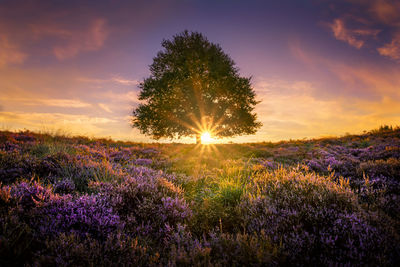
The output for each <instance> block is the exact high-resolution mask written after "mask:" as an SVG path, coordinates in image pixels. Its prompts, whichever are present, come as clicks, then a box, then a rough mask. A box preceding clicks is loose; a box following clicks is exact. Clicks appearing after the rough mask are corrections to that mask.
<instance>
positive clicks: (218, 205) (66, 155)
mask: <svg viewBox="0 0 400 267" xmlns="http://www.w3.org/2000/svg"><path fill="white" fill-rule="evenodd" d="M0 181H1V189H0V266H11V265H57V266H66V265H80V266H94V265H98V266H120V265H139V266H159V265H161V266H175V265H179V266H182V265H183V266H186V265H189V266H190V265H201V266H204V265H205V266H226V265H232V266H241V265H248V266H265V265H306V266H309V265H347V264H348V265H356V266H357V265H359V266H365V265H377V266H395V265H398V264H399V262H400V236H399V234H400V201H399V200H400V129H399V128H398V127H396V128H393V127H389V126H383V127H381V128H380V129H377V130H373V131H370V132H367V133H365V134H362V135H346V136H344V137H340V138H322V139H313V140H298V141H284V142H278V143H255V144H225V145H222V144H220V145H204V146H195V145H186V144H139V143H129V142H114V141H112V140H106V139H89V138H85V137H63V136H52V135H46V134H36V133H32V132H28V131H25V132H19V133H13V132H7V131H3V132H0Z"/></svg>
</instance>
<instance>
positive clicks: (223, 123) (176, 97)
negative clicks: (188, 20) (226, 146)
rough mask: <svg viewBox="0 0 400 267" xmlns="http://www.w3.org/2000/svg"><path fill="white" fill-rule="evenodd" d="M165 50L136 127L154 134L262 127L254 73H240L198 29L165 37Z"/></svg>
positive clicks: (145, 90)
mask: <svg viewBox="0 0 400 267" xmlns="http://www.w3.org/2000/svg"><path fill="white" fill-rule="evenodd" d="M162 47H163V50H162V51H160V52H158V53H157V56H156V57H155V58H154V59H153V63H152V64H151V65H150V72H151V75H150V77H148V78H146V79H144V80H143V82H141V83H140V85H139V88H140V89H141V91H140V94H139V100H141V101H143V103H141V104H139V106H138V107H137V108H136V109H134V111H133V120H132V126H133V127H137V128H138V129H139V130H140V131H141V132H142V133H144V134H147V135H151V136H152V137H153V138H154V139H160V138H162V137H167V138H176V137H177V138H180V137H183V136H196V137H197V140H198V136H199V135H200V134H201V133H203V132H206V131H208V132H210V133H211V134H212V135H214V136H216V137H232V136H237V135H241V134H254V133H255V132H256V131H257V129H258V128H259V127H260V126H261V123H260V122H258V121H257V115H256V114H255V112H253V111H254V107H255V105H256V104H257V103H258V101H256V99H255V96H256V95H255V92H254V90H253V88H252V86H251V82H250V78H246V77H240V75H239V70H238V68H237V67H236V66H235V63H234V61H233V60H232V59H231V58H230V57H229V55H227V54H226V53H224V52H223V51H222V49H221V47H220V46H219V45H218V44H213V43H211V42H210V41H208V40H207V38H206V37H205V36H203V35H202V34H201V33H198V32H188V31H184V32H182V33H180V34H178V35H175V36H174V37H173V38H172V40H163V42H162Z"/></svg>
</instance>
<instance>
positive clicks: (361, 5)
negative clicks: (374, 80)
mask: <svg viewBox="0 0 400 267" xmlns="http://www.w3.org/2000/svg"><path fill="white" fill-rule="evenodd" d="M330 2H331V5H330V7H331V10H330V11H331V12H332V13H333V14H334V15H333V17H334V18H333V19H332V22H331V23H329V24H328V26H329V29H330V30H331V31H332V32H333V34H334V36H335V38H336V39H337V40H340V41H343V42H346V43H348V44H349V45H350V46H352V47H355V48H357V49H361V48H363V47H365V46H367V47H368V48H373V49H370V51H374V50H375V51H376V52H377V53H378V54H379V55H382V56H384V57H387V58H389V59H392V60H397V61H398V60H399V57H400V52H399V50H400V48H399V46H400V45H399V39H400V37H399V33H400V15H399V14H400V1H391V0H369V1H360V0H338V1H330ZM325 25H326V24H325Z"/></svg>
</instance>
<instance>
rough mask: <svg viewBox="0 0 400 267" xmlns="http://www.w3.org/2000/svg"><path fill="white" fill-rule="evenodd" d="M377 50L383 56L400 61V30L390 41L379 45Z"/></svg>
mask: <svg viewBox="0 0 400 267" xmlns="http://www.w3.org/2000/svg"><path fill="white" fill-rule="evenodd" d="M377 50H378V52H379V54H381V55H382V56H385V57H389V58H391V59H394V60H398V61H400V32H399V33H397V34H396V35H395V36H394V37H393V39H392V41H391V42H390V43H387V44H385V45H383V46H382V47H379V48H378V49H377Z"/></svg>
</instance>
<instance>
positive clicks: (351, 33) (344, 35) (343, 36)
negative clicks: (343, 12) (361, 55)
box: [330, 18, 380, 49]
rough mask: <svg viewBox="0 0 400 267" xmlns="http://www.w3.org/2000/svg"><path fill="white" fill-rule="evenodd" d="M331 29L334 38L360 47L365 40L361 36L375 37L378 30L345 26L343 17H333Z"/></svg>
mask: <svg viewBox="0 0 400 267" xmlns="http://www.w3.org/2000/svg"><path fill="white" fill-rule="evenodd" d="M330 27H331V30H332V32H333V34H334V36H335V38H336V39H338V40H341V41H344V42H347V43H348V44H349V45H351V46H354V47H355V48H357V49H360V48H361V47H362V46H363V45H364V43H365V41H364V40H362V39H361V38H363V37H370V36H372V37H376V36H377V34H378V33H379V32H380V31H379V30H375V29H349V28H347V27H346V24H345V21H344V19H340V18H338V19H335V20H334V21H333V23H332V24H330Z"/></svg>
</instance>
